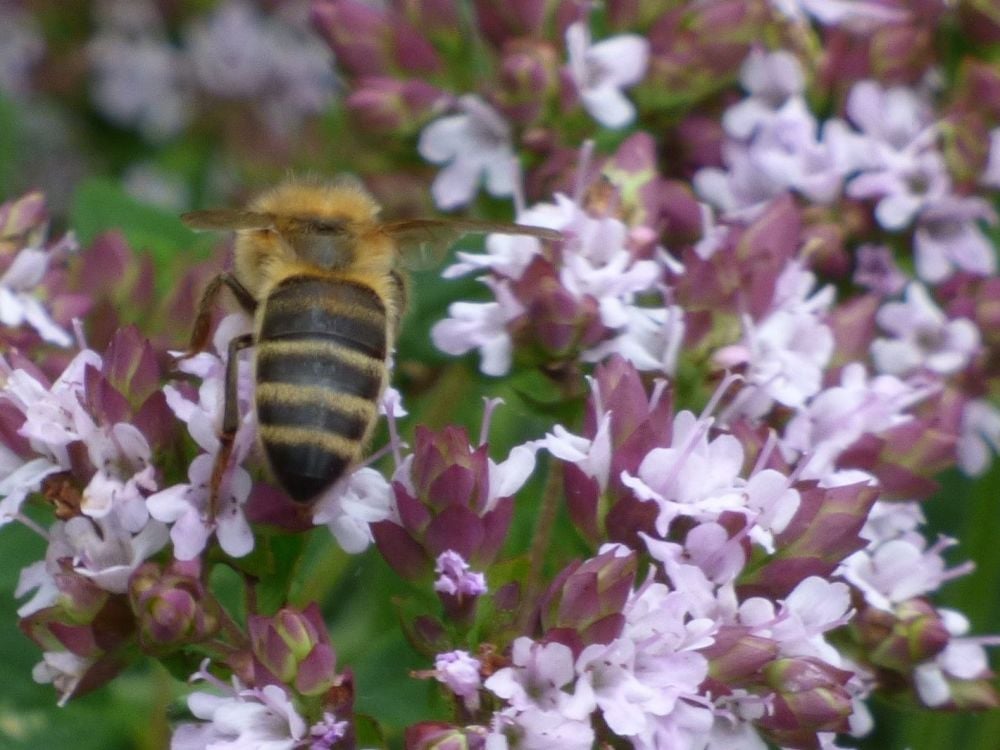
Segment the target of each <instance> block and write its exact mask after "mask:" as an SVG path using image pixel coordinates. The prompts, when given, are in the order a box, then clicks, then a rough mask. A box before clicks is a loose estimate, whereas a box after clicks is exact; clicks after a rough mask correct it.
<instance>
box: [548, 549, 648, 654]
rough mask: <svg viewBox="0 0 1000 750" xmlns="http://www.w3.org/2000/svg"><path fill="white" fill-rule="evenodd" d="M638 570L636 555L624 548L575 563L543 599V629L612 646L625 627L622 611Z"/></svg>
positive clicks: (589, 642)
mask: <svg viewBox="0 0 1000 750" xmlns="http://www.w3.org/2000/svg"><path fill="white" fill-rule="evenodd" d="M636 566H637V561H636V555H635V553H634V552H630V551H629V550H628V549H627V548H626V547H624V546H621V545H609V546H608V548H606V549H605V550H604V551H603V552H602V553H601V554H599V555H598V556H597V557H592V558H590V559H589V560H585V561H584V562H582V563H581V562H574V563H572V564H571V565H569V567H567V568H566V569H564V570H563V571H562V572H561V573H559V575H557V576H556V578H555V580H554V581H553V582H552V585H551V586H550V587H549V590H548V592H547V593H546V594H545V596H544V597H543V599H542V603H541V615H542V626H543V627H544V628H545V630H552V629H557V628H566V629H570V630H573V631H575V632H576V633H577V634H578V635H579V636H580V638H581V640H582V643H583V644H584V645H590V644H593V643H605V644H606V643H610V642H611V641H613V640H614V639H615V638H617V637H618V635H619V634H620V633H621V629H622V626H623V625H624V622H625V618H624V616H623V615H622V608H623V607H624V606H625V601H626V600H627V599H628V595H629V593H630V592H631V590H632V584H633V582H634V580H635V571H636Z"/></svg>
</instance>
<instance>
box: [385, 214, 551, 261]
mask: <svg viewBox="0 0 1000 750" xmlns="http://www.w3.org/2000/svg"><path fill="white" fill-rule="evenodd" d="M382 231H383V232H385V233H386V234H387V235H389V236H390V237H391V238H392V239H393V241H394V242H395V243H396V246H397V247H398V248H399V255H400V259H401V261H402V263H403V265H405V266H406V267H407V268H410V269H414V270H419V269H424V268H431V267H433V266H435V265H437V264H439V263H440V262H441V261H442V260H443V259H444V256H445V253H447V251H448V248H449V247H451V246H452V245H453V244H455V242H456V241H457V240H459V239H461V238H462V237H463V236H465V235H467V234H494V233H495V234H524V235H528V236H531V237H537V238H538V239H541V240H553V241H554V240H560V239H562V234H561V233H560V232H557V231H556V230H555V229H546V228H545V227H530V226H521V225H520V224H510V223H508V222H501V221H476V220H473V219H407V220H404V221H392V222H388V223H386V224H383V225H382Z"/></svg>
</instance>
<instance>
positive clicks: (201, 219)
mask: <svg viewBox="0 0 1000 750" xmlns="http://www.w3.org/2000/svg"><path fill="white" fill-rule="evenodd" d="M181 221H183V222H184V223H185V224H186V225H187V226H189V227H190V228H191V229H195V230H198V231H202V232H220V231H221V232H228V231H240V230H252V229H271V228H272V227H273V226H274V216H273V215H272V214H268V213H259V212H257V211H244V210H242V209H238V208H210V209H206V210H204V211H189V212H188V213H186V214H181Z"/></svg>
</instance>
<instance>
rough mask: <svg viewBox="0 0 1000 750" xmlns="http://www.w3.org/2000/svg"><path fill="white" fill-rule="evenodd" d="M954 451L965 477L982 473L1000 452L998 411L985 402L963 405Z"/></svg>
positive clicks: (972, 402) (999, 416)
mask: <svg viewBox="0 0 1000 750" xmlns="http://www.w3.org/2000/svg"><path fill="white" fill-rule="evenodd" d="M955 450H956V452H957V454H958V466H959V468H961V469H962V471H964V472H965V473H966V474H967V475H969V476H980V475H982V474H984V473H985V472H986V470H987V469H988V468H989V467H990V465H991V463H992V459H993V456H994V454H997V453H1000V409H997V408H996V407H995V406H994V405H993V404H991V403H990V402H989V401H986V400H985V399H976V400H970V401H969V402H967V403H966V404H965V408H964V409H963V410H962V427H961V434H960V435H959V438H958V444H957V445H956V446H955Z"/></svg>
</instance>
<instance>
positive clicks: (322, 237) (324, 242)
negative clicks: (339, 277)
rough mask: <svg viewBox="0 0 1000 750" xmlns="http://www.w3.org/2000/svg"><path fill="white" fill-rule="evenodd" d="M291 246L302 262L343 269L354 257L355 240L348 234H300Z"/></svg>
mask: <svg viewBox="0 0 1000 750" xmlns="http://www.w3.org/2000/svg"><path fill="white" fill-rule="evenodd" d="M291 244H292V247H293V248H295V252H296V253H297V254H298V256H299V257H300V258H302V260H304V261H306V262H308V263H312V264H314V265H317V266H320V267H321V268H341V267H343V266H345V265H347V264H349V263H350V262H351V260H352V259H353V257H354V238H353V237H352V236H350V235H348V234H343V233H330V234H326V233H315V234H314V233H309V234H299V235H296V236H295V237H294V238H293V239H292V243H291Z"/></svg>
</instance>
